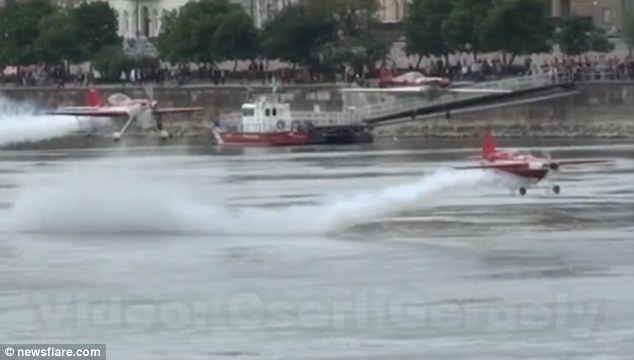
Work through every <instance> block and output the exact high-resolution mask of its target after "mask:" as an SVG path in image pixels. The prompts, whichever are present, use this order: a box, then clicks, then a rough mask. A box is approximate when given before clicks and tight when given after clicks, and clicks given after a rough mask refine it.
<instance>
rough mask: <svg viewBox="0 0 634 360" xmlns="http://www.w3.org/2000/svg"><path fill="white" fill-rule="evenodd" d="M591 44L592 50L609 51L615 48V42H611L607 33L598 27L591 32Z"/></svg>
mask: <svg viewBox="0 0 634 360" xmlns="http://www.w3.org/2000/svg"><path fill="white" fill-rule="evenodd" d="M590 44H591V45H592V47H591V48H590V51H595V52H602V53H608V52H611V51H612V50H614V44H613V43H611V42H610V40H609V39H608V37H607V35H606V33H605V32H604V31H602V30H599V29H596V28H595V29H593V30H592V32H591V33H590Z"/></svg>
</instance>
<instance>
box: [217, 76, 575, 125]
mask: <svg viewBox="0 0 634 360" xmlns="http://www.w3.org/2000/svg"><path fill="white" fill-rule="evenodd" d="M569 79H570V78H569V76H568V74H567V73H560V74H557V75H554V74H551V73H538V74H529V75H524V76H519V77H514V78H508V79H503V80H496V81H487V82H481V83H475V84H473V85H472V86H471V87H474V88H478V89H507V90H511V91H522V90H529V89H535V88H540V87H545V86H549V85H556V84H558V83H566V82H568V81H569ZM366 95H367V94H365V93H358V94H357V95H354V96H366ZM386 95H388V96H390V97H391V101H385V102H380V103H371V104H370V105H366V106H362V107H357V108H355V109H354V110H353V111H342V112H330V111H327V112H314V111H291V117H292V118H293V119H296V120H300V121H310V122H312V123H313V125H314V126H316V127H321V126H341V125H351V124H356V123H360V122H362V121H363V120H367V119H376V118H380V117H383V116H390V115H394V114H400V113H407V112H413V111H416V110H419V109H421V108H425V107H432V106H438V105H443V104H447V103H451V102H453V101H461V100H471V99H476V98H479V97H484V96H487V94H486V93H457V94H449V93H448V94H444V95H440V96H438V97H437V98H435V99H429V98H426V97H427V95H426V94H421V96H407V97H403V96H402V95H390V94H381V95H378V96H381V97H385V96H386ZM344 96H351V95H344ZM370 96H372V97H375V98H376V96H377V94H371V95H370ZM347 102H348V101H347V100H346V98H345V97H344V104H345V103H347ZM344 106H345V107H346V108H347V106H346V105H344ZM240 120H241V114H240V113H239V112H234V113H230V114H223V115H221V116H220V121H221V122H222V123H229V124H237V123H239V122H240Z"/></svg>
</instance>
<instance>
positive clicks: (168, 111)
mask: <svg viewBox="0 0 634 360" xmlns="http://www.w3.org/2000/svg"><path fill="white" fill-rule="evenodd" d="M203 110H204V109H203V108H202V107H181V108H159V109H157V110H156V111H155V113H156V114H183V113H190V112H197V111H203Z"/></svg>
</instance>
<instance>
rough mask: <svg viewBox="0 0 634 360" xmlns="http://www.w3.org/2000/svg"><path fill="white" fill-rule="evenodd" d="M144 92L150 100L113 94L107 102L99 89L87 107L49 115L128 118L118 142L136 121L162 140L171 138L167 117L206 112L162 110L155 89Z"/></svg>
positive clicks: (117, 134)
mask: <svg viewBox="0 0 634 360" xmlns="http://www.w3.org/2000/svg"><path fill="white" fill-rule="evenodd" d="M144 91H145V93H146V95H147V96H148V98H147V99H130V97H128V96H127V95H125V94H113V95H111V96H109V97H108V98H107V99H103V98H102V97H101V95H100V94H99V91H98V90H97V89H95V88H91V89H89V90H88V94H87V95H86V102H87V106H69V107H63V108H59V109H57V110H53V111H49V112H47V114H48V115H71V116H82V117H102V118H103V117H106V118H118V117H127V121H126V122H125V124H124V125H123V127H122V128H121V130H120V131H118V132H115V133H114V134H112V138H113V139H114V140H115V141H117V140H119V139H121V136H122V135H123V133H124V132H125V131H126V129H127V128H128V127H129V126H130V124H131V123H132V121H133V120H135V119H136V120H137V121H139V123H140V125H141V127H142V128H146V129H147V128H155V129H157V130H159V132H160V135H161V138H163V139H165V138H167V137H168V136H169V134H168V133H167V131H166V130H165V129H163V119H162V115H164V114H182V113H193V112H198V111H202V110H203V108H202V107H180V108H161V107H159V106H158V104H159V103H158V101H156V100H155V99H154V91H153V89H152V88H151V87H145V88H144Z"/></svg>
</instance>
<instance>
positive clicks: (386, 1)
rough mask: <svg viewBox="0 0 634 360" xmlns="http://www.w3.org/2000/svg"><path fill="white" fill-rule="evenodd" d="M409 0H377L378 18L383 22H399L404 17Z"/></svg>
mask: <svg viewBox="0 0 634 360" xmlns="http://www.w3.org/2000/svg"><path fill="white" fill-rule="evenodd" d="M410 1H411V0H379V13H378V14H377V15H378V18H379V20H380V21H381V22H384V23H399V22H402V21H403V19H405V16H406V14H407V6H408V4H409V2H410Z"/></svg>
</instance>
